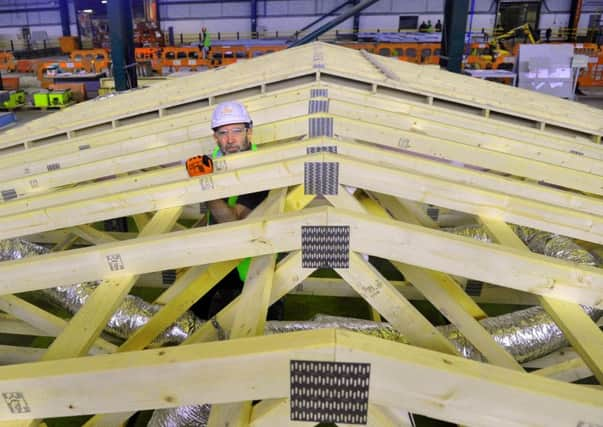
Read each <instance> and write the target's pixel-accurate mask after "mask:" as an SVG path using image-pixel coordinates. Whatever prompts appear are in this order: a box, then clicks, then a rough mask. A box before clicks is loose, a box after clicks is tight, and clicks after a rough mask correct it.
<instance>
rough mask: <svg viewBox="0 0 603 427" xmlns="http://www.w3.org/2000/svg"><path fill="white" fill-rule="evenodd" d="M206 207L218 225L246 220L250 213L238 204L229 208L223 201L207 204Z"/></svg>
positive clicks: (213, 201) (246, 208)
mask: <svg viewBox="0 0 603 427" xmlns="http://www.w3.org/2000/svg"><path fill="white" fill-rule="evenodd" d="M207 206H208V207H209V210H210V212H211V214H212V216H213V217H214V219H215V220H216V222H217V223H220V224H221V223H223V222H231V221H237V220H239V219H243V218H246V217H247V215H249V213H250V212H251V209H249V208H248V207H246V206H243V205H241V204H238V203H237V204H236V205H234V207H232V208H231V207H230V206H228V204H227V203H226V202H225V201H224V200H223V199H218V200H212V201H210V202H207Z"/></svg>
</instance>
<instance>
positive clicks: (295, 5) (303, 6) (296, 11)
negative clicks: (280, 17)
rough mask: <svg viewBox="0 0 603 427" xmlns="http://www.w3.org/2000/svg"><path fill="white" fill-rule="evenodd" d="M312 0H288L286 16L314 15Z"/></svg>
mask: <svg viewBox="0 0 603 427" xmlns="http://www.w3.org/2000/svg"><path fill="white" fill-rule="evenodd" d="M315 6H316V5H315V3H314V1H313V0H290V1H288V2H287V7H288V10H287V14H288V15H290V16H295V15H314V14H316V7H315Z"/></svg>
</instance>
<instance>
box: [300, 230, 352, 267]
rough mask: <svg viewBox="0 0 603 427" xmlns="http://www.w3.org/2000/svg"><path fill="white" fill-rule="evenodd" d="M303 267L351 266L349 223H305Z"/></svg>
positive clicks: (302, 245)
mask: <svg viewBox="0 0 603 427" xmlns="http://www.w3.org/2000/svg"><path fill="white" fill-rule="evenodd" d="M301 238H302V244H301V248H302V249H301V251H302V267H303V268H349V267H350V227H349V226H347V225H303V226H302V235H301Z"/></svg>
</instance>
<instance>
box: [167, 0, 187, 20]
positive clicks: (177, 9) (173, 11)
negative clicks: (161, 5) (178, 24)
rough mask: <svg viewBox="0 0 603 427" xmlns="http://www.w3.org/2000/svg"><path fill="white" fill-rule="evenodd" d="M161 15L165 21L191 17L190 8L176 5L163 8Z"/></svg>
mask: <svg viewBox="0 0 603 427" xmlns="http://www.w3.org/2000/svg"><path fill="white" fill-rule="evenodd" d="M162 12H163V15H162V17H163V18H165V19H170V18H171V19H178V18H190V17H191V10H190V6H189V5H186V4H176V5H169V6H167V7H166V8H165V10H162Z"/></svg>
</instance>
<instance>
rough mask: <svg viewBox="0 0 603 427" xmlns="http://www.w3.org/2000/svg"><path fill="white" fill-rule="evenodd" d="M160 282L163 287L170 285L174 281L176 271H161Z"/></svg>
mask: <svg viewBox="0 0 603 427" xmlns="http://www.w3.org/2000/svg"><path fill="white" fill-rule="evenodd" d="M161 281H162V283H163V284H164V285H171V284H173V283H174V282H175V281H176V270H163V271H162V272H161Z"/></svg>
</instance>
